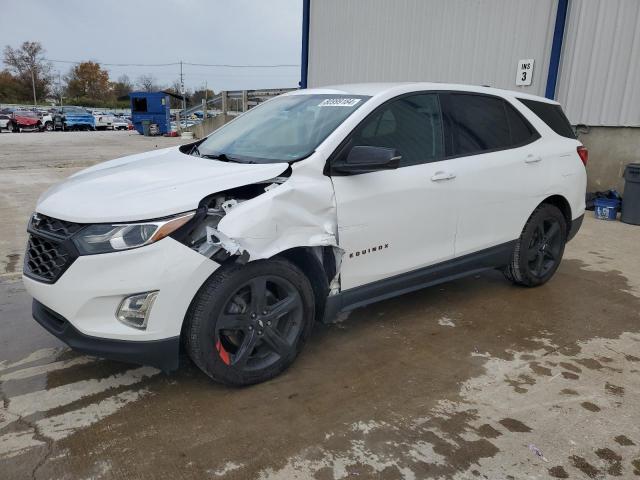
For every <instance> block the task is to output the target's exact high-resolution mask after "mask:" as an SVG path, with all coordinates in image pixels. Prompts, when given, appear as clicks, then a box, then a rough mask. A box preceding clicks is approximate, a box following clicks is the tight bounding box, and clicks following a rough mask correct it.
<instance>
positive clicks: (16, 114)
mask: <svg viewBox="0 0 640 480" xmlns="http://www.w3.org/2000/svg"><path fill="white" fill-rule="evenodd" d="M9 116H10V117H11V122H10V124H11V131H13V132H37V131H40V129H41V128H42V121H41V120H40V117H39V116H38V114H37V113H36V112H33V111H31V110H14V111H13V112H12V113H11V114H10V115H9Z"/></svg>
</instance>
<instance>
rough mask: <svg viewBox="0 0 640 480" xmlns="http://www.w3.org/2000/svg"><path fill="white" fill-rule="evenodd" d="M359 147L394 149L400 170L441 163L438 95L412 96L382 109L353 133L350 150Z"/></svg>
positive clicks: (388, 104)
mask: <svg viewBox="0 0 640 480" xmlns="http://www.w3.org/2000/svg"><path fill="white" fill-rule="evenodd" d="M358 145H365V146H375V147H387V148H395V149H396V150H398V152H399V153H400V155H402V160H401V161H400V166H401V167H406V166H409V165H418V164H421V163H428V162H433V161H435V160H439V159H441V158H442V156H443V150H444V149H443V141H442V117H441V114H440V102H439V100H438V95H437V94H417V95H411V96H406V97H402V98H400V99H398V100H394V101H391V102H389V103H387V104H385V105H383V106H382V107H380V109H379V110H378V111H377V112H374V114H373V115H370V116H369V117H368V118H367V119H366V120H365V121H364V122H363V123H362V124H360V125H359V126H358V127H357V128H356V129H355V130H354V132H353V135H352V138H351V140H350V142H349V147H354V146H358Z"/></svg>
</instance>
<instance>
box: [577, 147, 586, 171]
mask: <svg viewBox="0 0 640 480" xmlns="http://www.w3.org/2000/svg"><path fill="white" fill-rule="evenodd" d="M577 150H578V156H579V157H580V160H582V163H583V165H584V166H585V167H586V166H587V162H588V161H589V150H587V147H583V146H582V145H580V146H579V147H578V148H577Z"/></svg>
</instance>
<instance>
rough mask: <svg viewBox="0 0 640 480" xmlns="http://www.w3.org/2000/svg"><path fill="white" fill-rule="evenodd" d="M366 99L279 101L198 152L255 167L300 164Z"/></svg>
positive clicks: (210, 140) (220, 133)
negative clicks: (269, 164) (254, 165)
mask: <svg viewBox="0 0 640 480" xmlns="http://www.w3.org/2000/svg"><path fill="white" fill-rule="evenodd" d="M368 98H370V97H365V96H362V95H332V94H322V95H319V94H316V95H285V96H282V97H277V98H274V99H273V100H270V101H268V102H266V103H264V104H263V105H260V106H259V107H257V108H255V109H253V110H250V111H249V112H247V113H245V114H244V115H242V116H240V117H238V118H237V119H236V120H234V121H233V122H231V123H229V124H227V125H225V126H224V127H223V128H221V129H219V130H217V131H215V132H214V133H212V134H211V135H210V136H209V137H207V139H206V140H205V141H204V142H202V143H201V144H200V145H199V146H198V148H197V152H198V153H199V154H200V155H201V156H212V157H219V156H223V157H226V158H227V159H229V160H236V161H247V162H255V163H276V162H282V161H294V160H300V159H302V158H305V157H307V156H309V155H310V154H311V153H313V151H314V150H315V149H316V147H317V146H318V145H320V143H321V142H322V141H323V140H324V139H325V138H327V136H329V134H330V133H331V132H332V131H334V130H335V129H336V128H337V127H338V125H340V124H341V123H342V122H344V120H345V119H346V118H347V117H348V116H349V115H351V114H352V113H353V112H355V111H356V110H357V109H358V108H359V107H360V106H361V105H362V104H363V103H364V102H366V101H367V99H368Z"/></svg>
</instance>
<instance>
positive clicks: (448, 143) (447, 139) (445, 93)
mask: <svg viewBox="0 0 640 480" xmlns="http://www.w3.org/2000/svg"><path fill="white" fill-rule="evenodd" d="M424 94H436V95H437V96H438V104H439V106H440V118H441V121H442V136H443V139H442V141H443V146H444V156H442V157H440V158H438V159H437V160H432V161H430V162H425V163H421V164H416V165H426V164H427V163H436V162H442V161H444V160H450V159H453V158H462V157H473V156H475V155H483V154H485V153H493V152H500V151H503V150H512V149H514V148H520V147H524V146H526V145H529V144H531V143H533V142H535V141H536V140H538V139H540V138H541V137H542V136H541V135H540V133H539V132H538V130H536V128H535V127H534V126H533V125H531V122H530V121H529V120H528V119H527V118H526V117H525V116H524V115H523V114H522V113H521V112H520V111H519V110H518V109H517V108H516V107H515V105H513V104H512V103H511V102H510V101H508V100H507V99H505V98H504V97H500V96H498V95H491V94H489V93H482V92H465V91H460V90H420V91H415V92H409V93H404V94H402V95H398V96H397V97H393V98H390V99H389V100H387V101H386V102H384V103H382V104H381V105H378V107H377V108H376V109H375V110H373V111H372V112H371V113H369V114H368V115H367V116H366V117H364V118H363V119H362V120H361V121H360V123H358V125H356V126H355V127H354V128H353V130H351V132H349V135H347V137H346V138H345V139H344V140H342V142H340V145H338V146H337V147H336V149H335V150H334V151H333V153H332V154H331V155H329V158H328V159H327V162H326V164H325V166H324V170H323V172H322V173H323V174H324V175H325V176H327V177H330V176H331V175H332V173H331V164H332V162H333V161H335V160H336V159H337V158H339V157H340V156H341V155H342V153H343V150H344V148H345V147H346V146H347V145H348V143H349V142H350V141H351V139H352V138H353V135H354V132H355V131H356V130H357V129H358V128H360V126H361V125H362V124H363V123H364V122H366V121H367V120H369V118H370V117H371V116H373V115H375V114H377V113H378V111H379V110H380V109H382V108H384V107H386V106H387V105H388V104H390V103H391V102H394V101H396V100H399V99H401V98H404V97H409V96H413V95H424ZM452 94H456V95H476V96H481V97H491V98H497V99H499V100H502V102H504V103H505V104H507V105H504V104H503V107H504V108H505V109H506V108H512V109H513V110H514V112H515V113H516V114H517V115H518V116H519V117H520V119H521V120H522V121H523V122H524V123H525V124H526V125H527V127H529V129H531V131H532V134H531V137H530V138H529V139H528V140H526V141H524V142H520V143H517V144H514V145H509V146H507V147H501V148H494V149H491V150H482V151H480V152H475V153H464V154H458V155H455V154H454V153H453V151H454V150H453V129H452V127H451V125H450V124H449V121H448V115H447V114H446V110H447V109H450V105H449V98H450V95H452ZM505 115H506V111H505ZM508 118H509V117H508V115H507V123H508V125H509V131H510V132H511V123H509V122H508ZM416 165H407V166H406V167H400V168H407V167H410V166H416Z"/></svg>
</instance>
